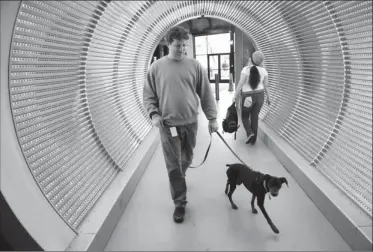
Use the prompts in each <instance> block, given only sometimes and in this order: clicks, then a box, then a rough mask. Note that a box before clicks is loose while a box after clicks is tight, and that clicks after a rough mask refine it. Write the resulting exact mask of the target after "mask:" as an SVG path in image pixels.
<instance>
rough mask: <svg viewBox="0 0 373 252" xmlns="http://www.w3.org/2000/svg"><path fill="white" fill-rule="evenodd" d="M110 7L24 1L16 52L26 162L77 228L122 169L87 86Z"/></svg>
mask: <svg viewBox="0 0 373 252" xmlns="http://www.w3.org/2000/svg"><path fill="white" fill-rule="evenodd" d="M104 8H105V4H103V3H100V2H94V1H90V2H83V1H81V2H68V1H62V2H56V1H45V2H40V1H24V2H22V5H21V8H20V10H19V14H18V17H17V23H16V26H15V29H14V35H13V41H12V49H11V55H10V68H9V70H10V79H9V85H10V98H11V106H12V109H13V117H14V123H15V128H16V131H17V134H18V138H19V142H20V144H21V147H22V150H23V153H24V156H25V159H26V161H27V163H28V165H29V168H30V170H31V172H32V174H33V175H34V177H35V180H36V182H37V183H38V185H39V186H40V188H41V190H42V191H43V193H44V194H45V196H46V197H47V198H48V200H49V201H50V203H51V205H52V206H53V207H54V208H55V209H56V211H57V212H58V213H59V214H60V215H61V217H62V218H63V219H64V220H65V221H66V223H67V224H68V225H70V227H72V228H73V229H76V228H77V227H78V225H79V223H81V221H82V219H83V218H84V216H86V213H87V212H88V211H89V209H91V207H92V206H93V204H94V203H95V202H96V201H97V198H98V197H99V196H100V195H101V194H102V192H103V191H104V190H105V188H106V187H107V185H108V184H110V182H111V181H112V180H113V178H114V177H115V175H116V174H117V172H118V166H117V164H116V163H115V162H114V161H113V159H112V158H111V157H110V155H109V154H108V153H107V151H106V150H105V149H104V148H102V146H101V143H100V139H99V137H98V136H97V133H96V132H95V128H94V125H93V123H92V118H91V115H90V112H89V109H88V103H87V98H86V96H87V95H86V91H85V88H86V78H87V76H86V72H87V69H86V58H87V52H88V48H89V47H90V37H91V36H92V35H91V34H92V33H93V32H94V28H93V27H94V25H95V23H97V22H98V20H99V15H100V14H99V13H102V11H103V10H104ZM93 13H95V14H93Z"/></svg>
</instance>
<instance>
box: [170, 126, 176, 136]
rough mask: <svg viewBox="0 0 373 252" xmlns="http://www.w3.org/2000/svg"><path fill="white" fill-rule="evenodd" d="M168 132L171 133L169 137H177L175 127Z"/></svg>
mask: <svg viewBox="0 0 373 252" xmlns="http://www.w3.org/2000/svg"><path fill="white" fill-rule="evenodd" d="M170 131H171V136H172V137H176V136H177V131H176V127H171V128H170Z"/></svg>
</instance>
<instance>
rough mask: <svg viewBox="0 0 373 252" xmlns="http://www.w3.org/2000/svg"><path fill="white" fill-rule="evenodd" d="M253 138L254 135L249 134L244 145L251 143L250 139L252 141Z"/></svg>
mask: <svg viewBox="0 0 373 252" xmlns="http://www.w3.org/2000/svg"><path fill="white" fill-rule="evenodd" d="M253 137H254V134H253V133H251V134H250V135H249V136H248V137H247V140H246V144H249V143H250V142H251V139H253Z"/></svg>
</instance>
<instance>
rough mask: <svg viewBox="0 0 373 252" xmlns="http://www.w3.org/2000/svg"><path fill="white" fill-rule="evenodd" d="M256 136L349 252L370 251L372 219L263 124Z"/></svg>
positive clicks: (261, 123)
mask: <svg viewBox="0 0 373 252" xmlns="http://www.w3.org/2000/svg"><path fill="white" fill-rule="evenodd" d="M258 136H259V138H260V139H261V140H262V141H263V142H264V143H265V144H266V146H267V147H268V148H269V149H270V150H271V151H272V152H273V153H274V154H275V155H276V157H277V159H278V160H279V161H280V162H281V163H282V165H283V166H284V167H285V169H287V171H288V172H289V173H290V174H291V175H292V177H293V178H294V179H295V180H296V181H297V183H298V184H299V185H300V186H301V187H302V189H303V190H304V191H305V193H306V194H307V195H308V197H309V198H310V199H311V200H312V201H313V202H314V203H315V205H316V206H317V207H318V208H319V209H320V211H321V212H322V213H323V214H324V216H325V217H326V218H327V219H328V220H329V222H330V223H331V224H332V225H333V226H334V228H335V229H336V230H337V231H338V232H339V234H341V236H342V237H343V239H344V240H345V241H346V242H347V244H348V245H349V246H350V247H351V249H352V250H354V251H356V250H358V251H362V250H363V251H372V218H371V217H370V216H369V215H367V214H366V213H365V212H364V211H363V210H362V209H360V208H359V207H358V206H357V205H356V204H355V203H354V202H352V201H351V200H350V199H349V198H348V197H347V195H345V194H344V193H343V192H341V191H340V190H339V189H338V188H337V187H336V186H334V185H333V184H332V183H331V182H330V181H329V180H328V179H327V178H326V177H325V176H324V175H322V174H321V173H320V172H319V171H317V170H316V169H315V168H313V167H312V166H310V165H309V163H308V162H307V161H306V160H305V159H304V158H303V157H302V156H301V155H300V154H299V153H297V151H295V150H294V148H292V147H291V146H290V145H289V144H288V143H287V142H286V141H285V140H283V139H282V138H281V137H280V136H279V135H277V134H276V133H275V132H273V131H272V130H271V129H270V128H269V127H268V126H267V125H266V124H265V123H263V122H260V125H259V132H258Z"/></svg>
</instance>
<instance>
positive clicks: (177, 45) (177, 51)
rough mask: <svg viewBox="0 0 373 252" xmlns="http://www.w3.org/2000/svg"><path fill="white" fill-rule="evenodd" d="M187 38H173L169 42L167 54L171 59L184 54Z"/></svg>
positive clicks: (178, 57)
mask: <svg viewBox="0 0 373 252" xmlns="http://www.w3.org/2000/svg"><path fill="white" fill-rule="evenodd" d="M187 42H188V41H187V40H185V39H180V40H176V39H174V40H173V41H172V43H171V44H168V49H169V54H170V56H171V57H172V58H173V59H176V60H180V59H182V58H183V57H184V56H185V51H186V48H187Z"/></svg>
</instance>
